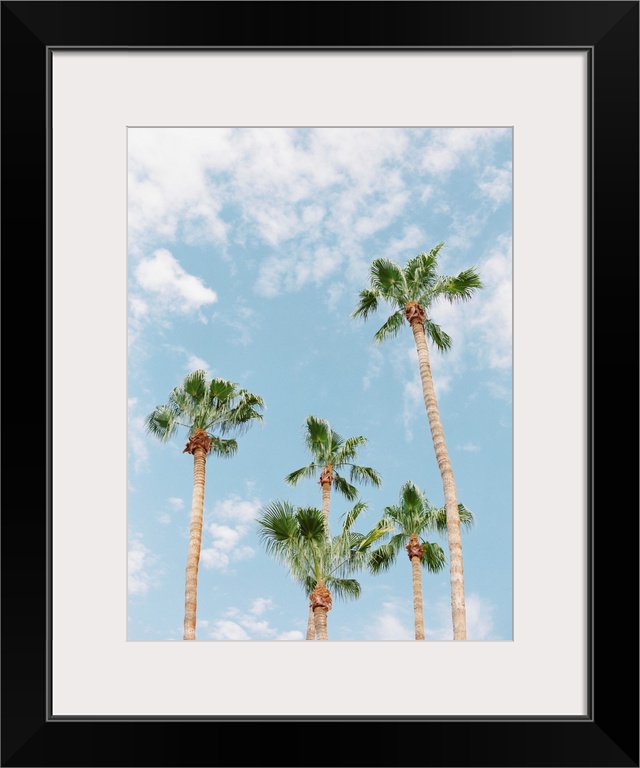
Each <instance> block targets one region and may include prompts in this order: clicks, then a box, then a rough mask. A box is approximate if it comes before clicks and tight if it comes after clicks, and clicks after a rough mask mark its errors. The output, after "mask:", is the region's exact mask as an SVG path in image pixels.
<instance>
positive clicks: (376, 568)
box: [367, 543, 398, 575]
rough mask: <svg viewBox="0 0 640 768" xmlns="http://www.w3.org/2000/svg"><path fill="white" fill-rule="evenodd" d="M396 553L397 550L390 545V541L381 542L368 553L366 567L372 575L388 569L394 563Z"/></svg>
mask: <svg viewBox="0 0 640 768" xmlns="http://www.w3.org/2000/svg"><path fill="white" fill-rule="evenodd" d="M397 555H398V550H397V549H395V548H394V547H392V546H391V544H390V543H386V544H381V545H380V546H379V547H377V549H374V550H373V551H372V552H371V553H370V555H369V559H368V561H367V567H368V569H369V571H371V573H373V574H374V575H375V574H377V573H381V572H382V571H388V570H389V568H390V567H391V566H392V565H393V564H394V563H395V561H396V557H397Z"/></svg>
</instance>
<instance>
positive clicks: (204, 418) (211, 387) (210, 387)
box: [145, 370, 264, 640]
mask: <svg viewBox="0 0 640 768" xmlns="http://www.w3.org/2000/svg"><path fill="white" fill-rule="evenodd" d="M262 409H264V401H263V400H262V398H261V397H259V396H258V395H254V394H252V393H251V392H248V391H247V390H246V389H242V388H240V387H239V386H238V385H237V384H235V383H234V382H232V381H226V380H225V379H220V378H214V379H211V381H208V380H207V378H206V373H205V371H202V370H198V371H194V372H193V373H190V374H188V375H187V376H185V378H184V379H183V381H182V382H181V383H180V384H179V385H178V386H177V387H174V389H173V390H172V391H171V393H170V395H169V400H168V402H167V403H166V404H164V405H158V406H157V407H156V408H155V409H154V410H153V411H152V413H150V414H149V415H148V416H147V418H146V419H145V427H146V429H147V432H148V433H149V434H151V435H153V436H154V437H156V438H158V439H159V440H161V441H162V442H166V441H167V440H169V439H170V438H171V437H173V436H174V435H175V433H176V432H177V431H178V429H179V428H180V427H184V428H185V430H186V431H187V437H188V439H187V444H186V447H185V449H184V450H183V453H190V454H191V455H192V456H193V496H192V500H191V524H190V528H189V552H188V555H187V569H186V579H185V597H184V639H185V640H195V639H196V602H197V600H196V598H197V586H198V565H199V562H200V549H201V542H202V519H203V513H204V488H205V469H206V460H207V456H208V455H209V454H210V453H213V454H214V455H215V456H218V457H219V458H223V459H226V458H230V457H231V456H233V455H235V453H236V452H237V450H238V443H237V441H236V440H235V439H233V438H228V437H225V436H226V435H229V434H235V435H240V434H243V433H244V432H245V431H246V430H247V429H248V428H249V427H250V426H251V425H252V424H253V422H254V421H256V420H257V421H261V420H262V414H261V413H260V410H262Z"/></svg>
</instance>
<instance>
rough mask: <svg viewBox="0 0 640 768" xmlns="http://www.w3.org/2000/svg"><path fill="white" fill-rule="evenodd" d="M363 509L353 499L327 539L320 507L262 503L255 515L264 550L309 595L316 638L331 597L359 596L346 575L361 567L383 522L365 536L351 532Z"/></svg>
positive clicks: (323, 630)
mask: <svg viewBox="0 0 640 768" xmlns="http://www.w3.org/2000/svg"><path fill="white" fill-rule="evenodd" d="M363 509H366V504H365V503H364V502H358V503H357V504H356V505H355V506H354V507H353V508H352V509H351V510H350V511H349V512H347V514H346V515H345V516H344V519H343V523H342V527H341V529H340V532H339V534H338V535H337V536H331V537H327V536H326V525H325V518H324V514H323V512H322V510H320V509H317V508H315V507H297V508H296V507H294V506H293V505H292V504H290V503H289V502H287V501H279V500H278V501H273V502H271V503H269V504H267V505H266V506H265V507H263V508H262V509H261V511H260V513H259V515H258V517H257V522H258V524H259V526H260V529H259V536H260V538H261V540H262V542H263V544H264V546H265V549H266V551H267V553H268V554H270V555H272V556H273V557H274V558H275V559H276V560H277V561H278V562H280V563H282V564H284V565H285V566H286V567H287V568H288V570H289V574H290V575H291V576H292V577H293V578H294V579H295V580H296V581H297V582H298V583H299V584H301V585H302V586H303V588H304V589H305V592H306V594H307V595H308V597H309V606H310V609H311V610H312V611H313V618H314V623H315V635H316V637H317V639H318V640H328V639H329V637H328V634H327V613H328V612H329V611H330V610H331V608H332V604H333V596H334V595H335V596H336V597H340V598H343V599H355V598H357V597H359V596H360V593H361V587H360V584H359V583H358V582H357V581H356V580H355V579H353V578H351V574H352V573H354V572H356V571H358V570H360V569H362V568H364V567H365V565H366V563H367V557H368V553H369V550H370V548H371V546H372V544H373V543H374V542H375V541H377V540H378V539H380V538H381V537H382V536H384V535H385V534H386V533H387V532H388V526H387V525H386V523H385V524H383V523H378V524H377V525H376V526H375V528H373V529H372V530H371V531H369V532H368V533H367V534H361V533H356V532H354V531H353V530H352V529H353V526H354V524H355V522H356V520H357V518H358V515H359V514H360V513H361V512H362V510H363Z"/></svg>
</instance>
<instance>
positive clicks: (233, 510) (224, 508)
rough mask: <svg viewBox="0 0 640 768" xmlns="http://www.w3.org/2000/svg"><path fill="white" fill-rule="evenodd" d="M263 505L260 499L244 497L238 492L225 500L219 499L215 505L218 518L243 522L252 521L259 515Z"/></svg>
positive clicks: (214, 512)
mask: <svg viewBox="0 0 640 768" xmlns="http://www.w3.org/2000/svg"><path fill="white" fill-rule="evenodd" d="M261 506H262V502H261V501H260V500H259V499H251V500H248V499H242V498H241V497H240V496H238V495H237V494H232V495H231V496H228V497H227V498H226V499H225V500H224V501H217V502H216V503H215V504H214V507H213V514H214V516H215V517H216V518H221V519H223V520H237V521H238V522H241V523H251V522H253V520H255V518H256V517H257V514H258V511H259V510H260V507H261Z"/></svg>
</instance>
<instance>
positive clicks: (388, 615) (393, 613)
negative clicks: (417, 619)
mask: <svg viewBox="0 0 640 768" xmlns="http://www.w3.org/2000/svg"><path fill="white" fill-rule="evenodd" d="M399 613H402V614H403V615H402V616H399V615H398V614H399ZM414 637H415V629H414V626H413V614H411V615H407V614H406V611H403V610H402V608H401V607H400V605H398V603H394V602H386V603H383V605H382V611H380V612H379V613H378V614H377V615H376V616H375V620H374V623H373V625H372V626H369V627H368V628H367V639H368V640H413V639H414Z"/></svg>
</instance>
